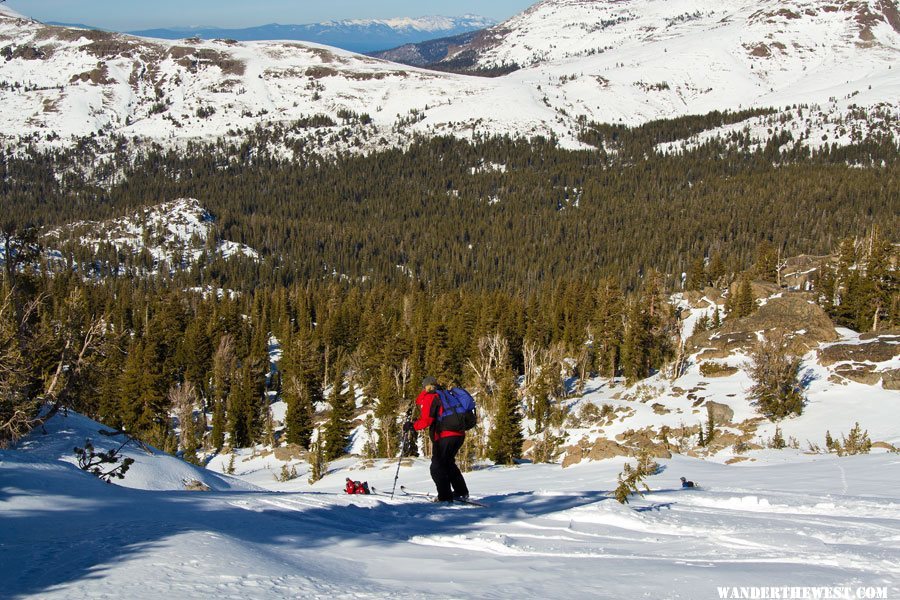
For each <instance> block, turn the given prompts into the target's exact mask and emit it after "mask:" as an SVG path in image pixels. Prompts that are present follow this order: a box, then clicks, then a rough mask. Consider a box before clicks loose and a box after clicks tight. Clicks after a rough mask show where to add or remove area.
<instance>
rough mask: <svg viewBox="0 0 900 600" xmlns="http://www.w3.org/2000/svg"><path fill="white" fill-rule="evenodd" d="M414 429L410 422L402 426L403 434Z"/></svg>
mask: <svg viewBox="0 0 900 600" xmlns="http://www.w3.org/2000/svg"><path fill="white" fill-rule="evenodd" d="M414 429H415V427H413V424H412V421H407V422H406V423H404V424H403V432H404V433H406V432H409V431H413V430H414Z"/></svg>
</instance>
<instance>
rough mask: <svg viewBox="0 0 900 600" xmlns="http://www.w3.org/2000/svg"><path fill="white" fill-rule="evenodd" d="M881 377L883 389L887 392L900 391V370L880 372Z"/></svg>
mask: <svg viewBox="0 0 900 600" xmlns="http://www.w3.org/2000/svg"><path fill="white" fill-rule="evenodd" d="M878 374H879V375H881V387H883V388H884V389H886V390H900V369H888V370H887V371H879V373H878Z"/></svg>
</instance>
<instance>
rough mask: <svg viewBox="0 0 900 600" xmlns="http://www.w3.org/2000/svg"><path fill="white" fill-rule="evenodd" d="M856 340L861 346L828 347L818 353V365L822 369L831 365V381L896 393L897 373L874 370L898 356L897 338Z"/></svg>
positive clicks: (892, 335)
mask: <svg viewBox="0 0 900 600" xmlns="http://www.w3.org/2000/svg"><path fill="white" fill-rule="evenodd" d="M860 340H861V343H845V344H832V345H830V346H826V347H825V348H822V349H820V350H819V352H818V356H819V362H820V363H821V364H823V365H826V366H832V365H835V366H834V367H833V371H834V375H833V376H832V377H833V378H834V381H840V380H841V379H849V380H850V381H855V382H857V383H863V384H866V385H878V384H879V383H881V386H882V387H883V388H884V389H886V390H900V369H896V368H888V369H885V368H879V367H878V366H877V365H878V363H884V362H887V361H889V360H892V359H894V358H895V357H897V356H900V334H896V333H881V334H864V335H861V336H860Z"/></svg>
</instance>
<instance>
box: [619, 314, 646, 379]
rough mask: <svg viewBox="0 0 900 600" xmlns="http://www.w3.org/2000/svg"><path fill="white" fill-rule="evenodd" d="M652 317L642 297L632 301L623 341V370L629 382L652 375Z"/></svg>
mask: <svg viewBox="0 0 900 600" xmlns="http://www.w3.org/2000/svg"><path fill="white" fill-rule="evenodd" d="M651 341H652V340H651V333H650V318H649V315H648V313H647V312H646V310H645V309H644V305H643V302H642V301H641V299H640V298H635V299H633V300H632V301H631V305H630V307H629V309H628V319H627V321H626V324H625V337H624V339H623V341H622V372H623V374H624V375H625V378H626V379H627V380H628V382H629V383H633V382H635V381H638V380H640V379H644V378H645V377H648V376H649V375H650V344H651Z"/></svg>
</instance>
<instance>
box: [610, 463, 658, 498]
mask: <svg viewBox="0 0 900 600" xmlns="http://www.w3.org/2000/svg"><path fill="white" fill-rule="evenodd" d="M658 470H659V465H658V464H657V463H656V462H655V461H654V460H653V459H652V458H651V457H650V455H649V454H647V453H646V452H645V453H643V454H641V455H640V456H639V457H638V461H637V466H635V467H632V466H631V464H629V463H625V467H624V469H623V470H622V472H621V473H619V485H618V486H617V487H616V489H615V491H614V492H613V493H614V495H615V497H616V500H618V501H619V504H627V503H628V497H629V496H631V495H632V494H640V495H641V496H643V495H644V492H645V491H646V492H649V491H650V488H649V487H648V486H647V484H646V483H644V479H646V478H647V477H649V476H651V475H653V474H654V473H656V472H657V471H658ZM642 489H643V491H641V490H642Z"/></svg>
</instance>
